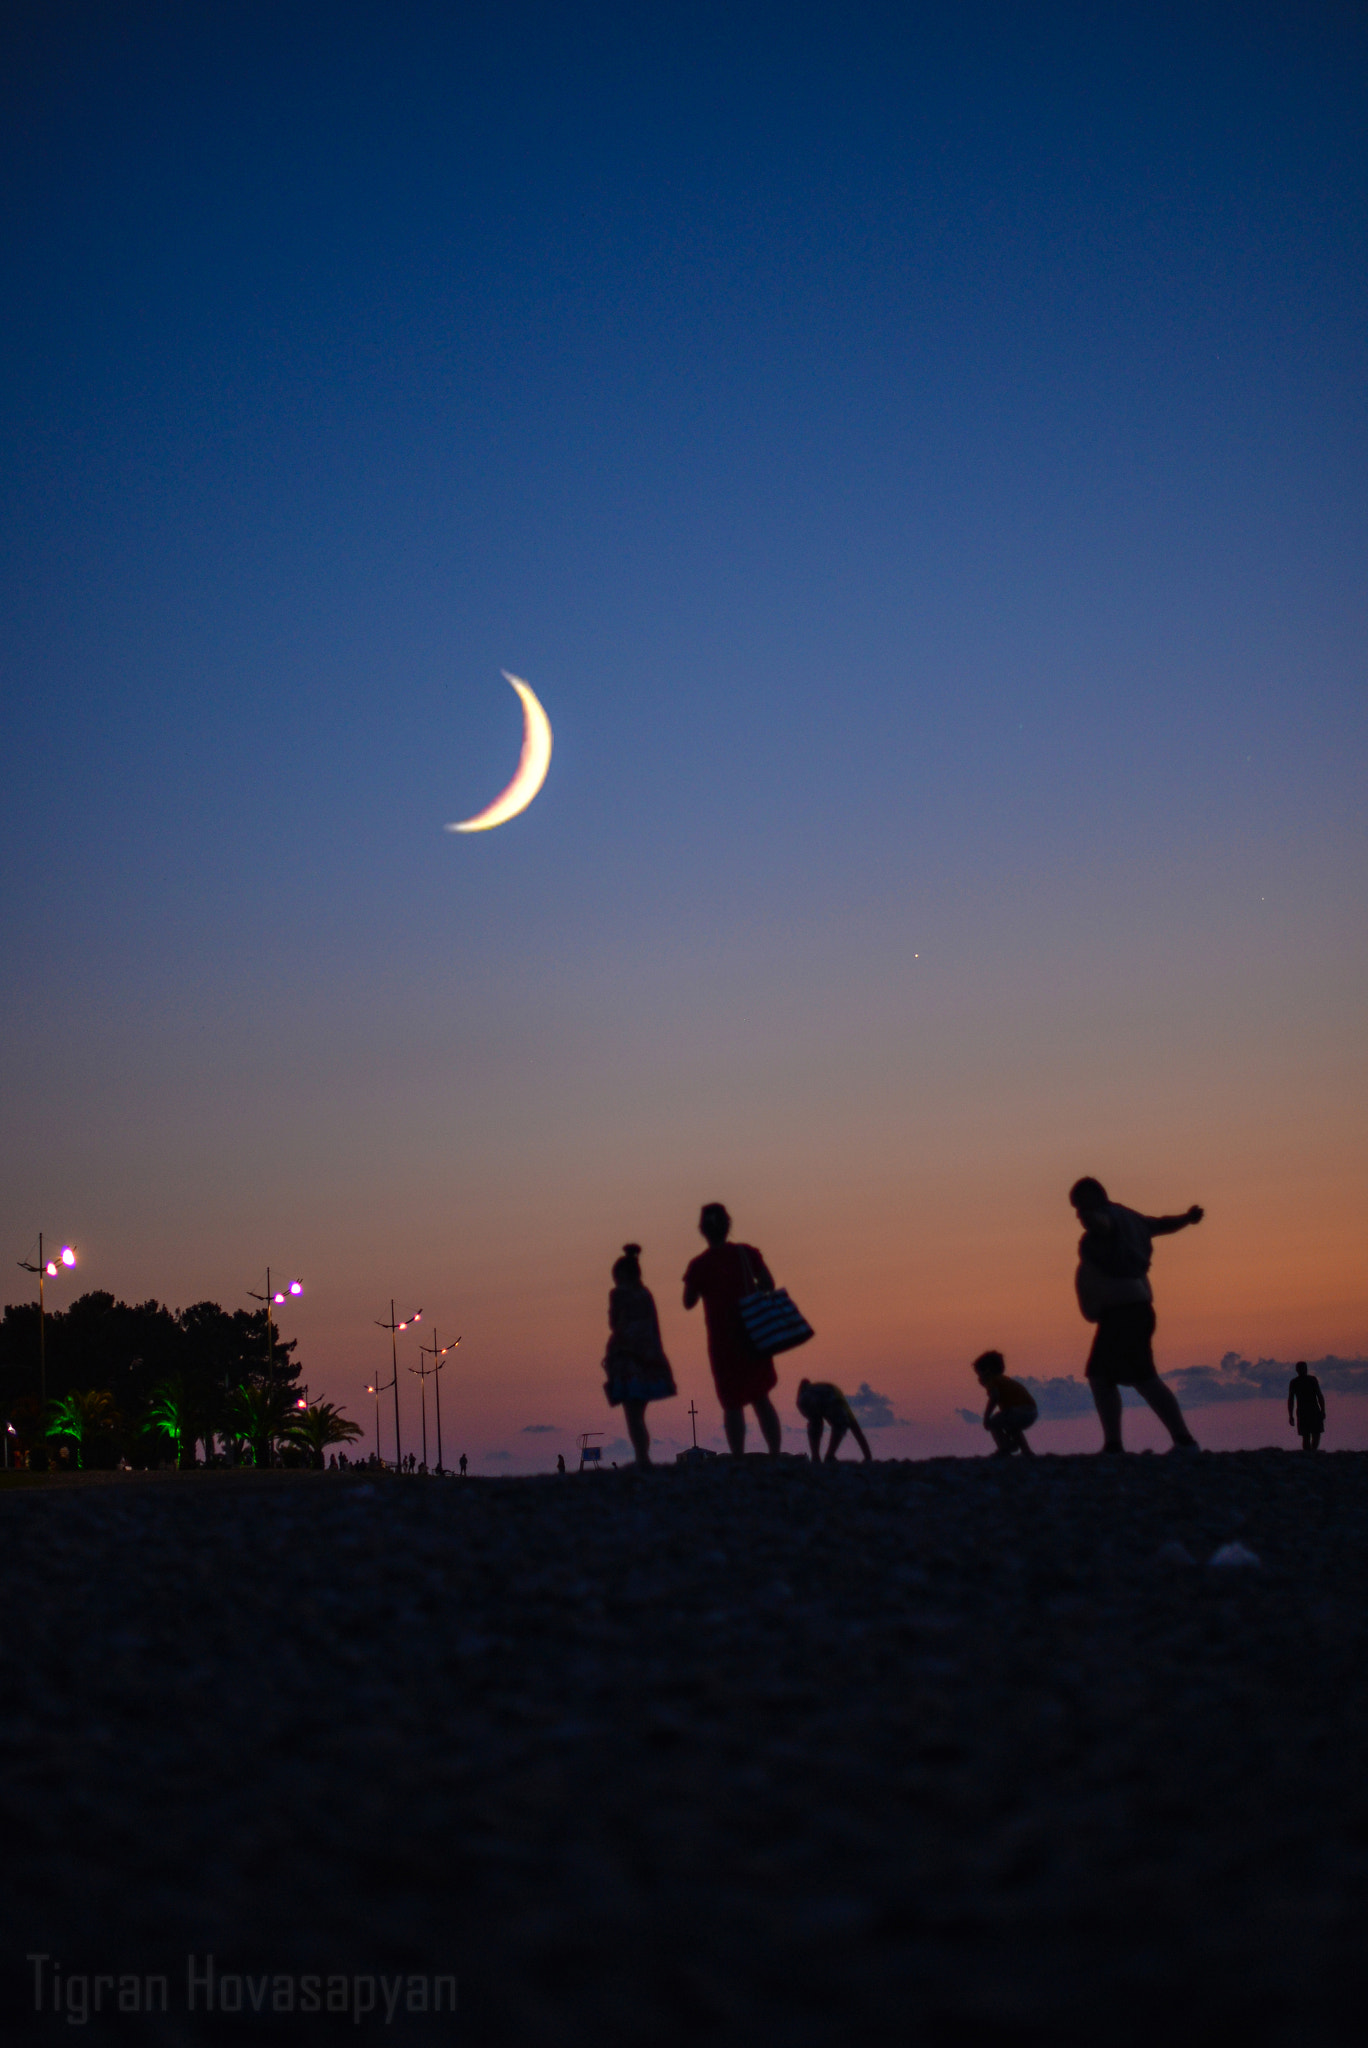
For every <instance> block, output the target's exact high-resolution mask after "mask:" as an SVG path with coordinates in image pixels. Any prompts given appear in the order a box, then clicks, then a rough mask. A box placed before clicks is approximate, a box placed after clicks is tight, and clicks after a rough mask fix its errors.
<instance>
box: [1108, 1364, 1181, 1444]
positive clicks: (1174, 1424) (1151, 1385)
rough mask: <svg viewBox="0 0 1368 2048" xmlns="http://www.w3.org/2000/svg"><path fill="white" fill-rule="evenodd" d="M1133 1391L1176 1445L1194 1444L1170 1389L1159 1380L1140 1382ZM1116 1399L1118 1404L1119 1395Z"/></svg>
mask: <svg viewBox="0 0 1368 2048" xmlns="http://www.w3.org/2000/svg"><path fill="white" fill-rule="evenodd" d="M1135 1391H1136V1393H1137V1394H1143V1395H1144V1397H1145V1399H1146V1400H1147V1401H1148V1402H1149V1404H1150V1407H1151V1408H1152V1409H1153V1410H1154V1412H1155V1414H1156V1415H1157V1416H1158V1417H1159V1420H1160V1421H1161V1422H1162V1423H1163V1425H1164V1427H1165V1429H1166V1430H1167V1431H1168V1433H1169V1435H1170V1436H1171V1437H1172V1438H1173V1441H1174V1442H1175V1443H1176V1444H1192V1443H1196V1441H1197V1439H1196V1437H1194V1435H1193V1434H1192V1431H1191V1430H1190V1429H1189V1428H1188V1426H1187V1424H1186V1423H1185V1422H1184V1420H1183V1411H1182V1409H1181V1408H1180V1407H1179V1406H1178V1396H1177V1395H1176V1394H1175V1393H1174V1391H1173V1389H1172V1387H1166V1386H1165V1385H1164V1382H1163V1381H1162V1380H1161V1379H1152V1380H1141V1382H1140V1384H1139V1386H1138V1387H1137V1388H1136V1390H1135ZM1117 1399H1118V1404H1119V1401H1120V1396H1119V1395H1118V1397H1117Z"/></svg>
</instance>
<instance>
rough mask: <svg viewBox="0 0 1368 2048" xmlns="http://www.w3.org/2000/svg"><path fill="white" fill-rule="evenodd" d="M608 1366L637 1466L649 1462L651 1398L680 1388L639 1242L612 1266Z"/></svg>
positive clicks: (611, 1393) (612, 1401)
mask: <svg viewBox="0 0 1368 2048" xmlns="http://www.w3.org/2000/svg"><path fill="white" fill-rule="evenodd" d="M603 1371H604V1375H605V1378H604V1388H603V1391H604V1393H605V1394H606V1395H607V1397H608V1405H609V1407H610V1408H616V1407H618V1406H619V1404H620V1405H621V1408H622V1413H623V1418H624V1420H625V1421H626V1424H627V1434H628V1436H629V1437H630V1438H631V1439H632V1449H633V1450H634V1451H635V1453H636V1461H637V1463H638V1465H649V1464H650V1462H651V1437H650V1432H649V1431H648V1429H647V1427H646V1403H647V1402H648V1401H666V1400H668V1399H669V1398H670V1396H671V1395H672V1394H673V1393H674V1392H675V1383H674V1374H673V1373H672V1372H671V1370H670V1361H669V1359H668V1358H667V1357H666V1356H665V1346H664V1345H663V1344H662V1343H661V1341H660V1318H659V1316H658V1315H657V1314H656V1305H655V1298H654V1296H653V1295H652V1293H651V1290H650V1288H649V1287H647V1286H646V1285H645V1284H644V1283H643V1281H642V1278H641V1246H640V1245H639V1244H625V1245H624V1246H623V1247H622V1257H621V1258H620V1259H618V1260H617V1261H616V1262H615V1264H614V1266H613V1291H612V1293H611V1294H610V1295H609V1296H608V1349H607V1351H606V1352H605V1353H604V1357H603Z"/></svg>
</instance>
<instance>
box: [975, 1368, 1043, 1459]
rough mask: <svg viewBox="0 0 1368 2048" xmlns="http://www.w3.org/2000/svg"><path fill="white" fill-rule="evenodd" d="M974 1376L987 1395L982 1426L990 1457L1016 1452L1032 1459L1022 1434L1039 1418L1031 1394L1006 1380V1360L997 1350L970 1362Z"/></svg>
mask: <svg viewBox="0 0 1368 2048" xmlns="http://www.w3.org/2000/svg"><path fill="white" fill-rule="evenodd" d="M974 1373H975V1375H976V1377H977V1379H978V1383H979V1385H980V1386H981V1387H982V1388H983V1391H984V1393H985V1394H986V1395H987V1396H988V1405H987V1407H986V1408H985V1409H984V1411H983V1426H984V1428H985V1429H986V1430H987V1432H988V1434H989V1436H991V1438H992V1439H993V1442H994V1443H995V1444H996V1446H997V1449H996V1450H995V1451H994V1453H993V1456H994V1457H995V1458H1010V1457H1011V1456H1012V1453H1013V1452H1014V1451H1020V1453H1021V1455H1022V1456H1023V1457H1024V1458H1033V1457H1034V1456H1035V1452H1034V1451H1033V1450H1032V1449H1031V1446H1030V1445H1029V1444H1028V1443H1027V1441H1026V1432H1027V1430H1028V1429H1029V1428H1030V1427H1031V1425H1032V1423H1033V1422H1035V1421H1037V1420H1038V1419H1039V1415H1040V1410H1039V1409H1038V1408H1037V1407H1036V1399H1035V1395H1034V1394H1033V1393H1032V1392H1031V1390H1030V1388H1029V1387H1023V1386H1022V1384H1021V1381H1020V1380H1011V1379H1008V1377H1007V1361H1006V1359H1005V1358H1004V1357H1003V1355H1002V1353H1001V1352H1000V1351H984V1352H981V1353H980V1354H979V1356H978V1357H977V1358H976V1359H975V1360H974Z"/></svg>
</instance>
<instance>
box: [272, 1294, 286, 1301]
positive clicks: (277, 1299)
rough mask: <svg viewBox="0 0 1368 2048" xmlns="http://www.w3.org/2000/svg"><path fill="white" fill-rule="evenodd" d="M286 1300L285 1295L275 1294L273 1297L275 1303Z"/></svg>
mask: <svg viewBox="0 0 1368 2048" xmlns="http://www.w3.org/2000/svg"><path fill="white" fill-rule="evenodd" d="M284 1299H285V1297H284V1295H283V1294H273V1295H272V1296H271V1300H272V1301H273V1302H278V1301H284Z"/></svg>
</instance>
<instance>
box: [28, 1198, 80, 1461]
mask: <svg viewBox="0 0 1368 2048" xmlns="http://www.w3.org/2000/svg"><path fill="white" fill-rule="evenodd" d="M75 1263H76V1252H75V1249H74V1247H73V1246H71V1245H69V1244H64V1245H63V1246H62V1249H61V1250H60V1251H59V1252H58V1254H57V1256H56V1258H55V1259H45V1258H44V1257H43V1233H42V1231H41V1230H40V1231H39V1233H38V1263H37V1265H36V1266H35V1265H33V1264H32V1263H31V1261H30V1260H28V1259H20V1261H19V1264H20V1267H21V1268H22V1269H23V1271H24V1272H25V1273H36V1274H37V1275H38V1400H39V1404H40V1412H41V1414H42V1417H43V1424H42V1426H43V1427H44V1428H46V1426H47V1307H46V1303H45V1301H44V1299H43V1282H44V1281H45V1280H55V1279H56V1278H57V1275H58V1274H59V1273H60V1272H61V1270H62V1268H63V1266H74V1265H75Z"/></svg>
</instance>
